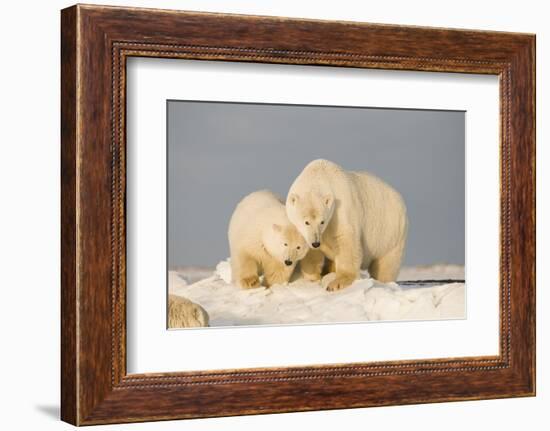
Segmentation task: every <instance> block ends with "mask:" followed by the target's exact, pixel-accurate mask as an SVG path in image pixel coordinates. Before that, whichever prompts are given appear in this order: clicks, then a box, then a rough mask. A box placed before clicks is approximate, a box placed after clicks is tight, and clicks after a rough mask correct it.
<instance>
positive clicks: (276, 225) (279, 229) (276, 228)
mask: <svg viewBox="0 0 550 431" xmlns="http://www.w3.org/2000/svg"><path fill="white" fill-rule="evenodd" d="M273 230H274V231H275V232H281V231H282V230H283V228H282V227H281V226H279V225H278V224H274V225H273Z"/></svg>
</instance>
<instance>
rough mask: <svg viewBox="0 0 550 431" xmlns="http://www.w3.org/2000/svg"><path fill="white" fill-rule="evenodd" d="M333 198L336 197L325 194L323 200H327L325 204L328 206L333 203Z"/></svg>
mask: <svg viewBox="0 0 550 431" xmlns="http://www.w3.org/2000/svg"><path fill="white" fill-rule="evenodd" d="M333 199H334V198H333V197H332V195H325V196H324V197H323V201H324V202H325V205H326V206H327V207H329V206H331V205H332V201H333Z"/></svg>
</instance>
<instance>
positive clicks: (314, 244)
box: [311, 241, 321, 248]
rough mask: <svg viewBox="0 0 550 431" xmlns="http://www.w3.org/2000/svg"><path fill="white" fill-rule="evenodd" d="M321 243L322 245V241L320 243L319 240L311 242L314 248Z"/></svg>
mask: <svg viewBox="0 0 550 431" xmlns="http://www.w3.org/2000/svg"><path fill="white" fill-rule="evenodd" d="M320 245H321V243H320V242H319V241H317V242H312V243H311V246H312V247H313V248H319V246H320Z"/></svg>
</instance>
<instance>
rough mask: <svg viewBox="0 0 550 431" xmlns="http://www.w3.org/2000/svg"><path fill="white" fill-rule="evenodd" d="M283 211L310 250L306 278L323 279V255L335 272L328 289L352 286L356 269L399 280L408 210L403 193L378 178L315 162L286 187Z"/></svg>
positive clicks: (385, 279)
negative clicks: (288, 188)
mask: <svg viewBox="0 0 550 431" xmlns="http://www.w3.org/2000/svg"><path fill="white" fill-rule="evenodd" d="M286 211H287V215H288V218H289V220H290V221H291V222H292V223H293V224H294V225H295V226H296V228H297V229H298V231H299V232H300V233H301V234H302V236H303V237H304V238H305V240H306V242H307V243H308V245H309V246H310V247H311V248H312V249H311V250H310V252H309V253H308V254H307V256H306V257H305V258H304V259H303V260H302V261H301V262H300V265H301V269H302V274H303V276H304V277H305V278H307V279H308V280H319V279H320V278H321V272H322V270H323V265H324V257H325V256H326V257H327V258H328V259H329V265H330V266H329V271H330V272H335V273H336V277H335V279H334V280H332V281H331V282H330V283H329V284H328V286H327V290H330V291H333V290H339V289H342V288H344V287H346V286H348V285H350V284H351V283H353V281H354V280H356V279H357V278H358V277H359V270H360V269H368V271H369V273H370V275H371V277H373V278H375V279H377V280H379V281H382V282H388V281H395V279H396V278H397V275H398V273H399V267H400V265H401V258H402V256H403V251H404V249H405V243H406V240H407V229H408V220H407V210H406V207H405V203H404V202H403V198H402V197H401V195H400V194H399V193H398V192H397V191H396V190H394V189H393V188H392V187H390V186H389V185H388V184H386V183H385V182H383V181H382V180H381V179H379V178H377V177H375V176H374V175H371V174H369V173H367V172H351V171H345V170H344V169H342V168H341V167H340V166H338V165H337V164H335V163H333V162H330V161H328V160H314V161H313V162H311V163H309V164H308V165H307V166H306V167H305V168H304V170H303V171H302V173H301V174H300V175H299V176H298V178H296V180H295V181H294V183H293V184H292V186H291V187H290V190H289V192H288V197H287V201H286Z"/></svg>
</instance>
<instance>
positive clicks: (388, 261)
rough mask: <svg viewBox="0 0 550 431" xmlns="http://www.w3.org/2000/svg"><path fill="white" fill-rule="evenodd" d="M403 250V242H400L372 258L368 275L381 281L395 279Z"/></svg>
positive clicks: (386, 281)
mask: <svg viewBox="0 0 550 431" xmlns="http://www.w3.org/2000/svg"><path fill="white" fill-rule="evenodd" d="M404 250H405V243H404V242H402V243H400V244H399V245H398V246H397V247H395V248H393V249H392V250H391V251H389V252H388V253H386V254H385V255H384V256H382V257H379V258H378V259H374V260H373V261H372V263H371V264H370V266H369V274H370V276H371V277H372V278H374V279H376V280H378V281H380V282H382V283H388V282H390V281H395V280H397V276H398V275H399V268H400V267H401V259H402V258H403V251H404Z"/></svg>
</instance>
